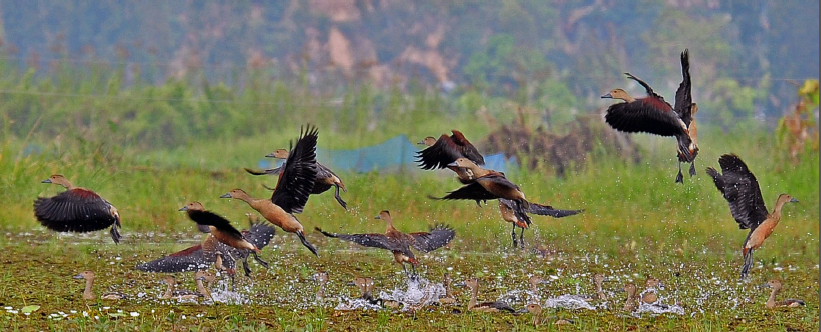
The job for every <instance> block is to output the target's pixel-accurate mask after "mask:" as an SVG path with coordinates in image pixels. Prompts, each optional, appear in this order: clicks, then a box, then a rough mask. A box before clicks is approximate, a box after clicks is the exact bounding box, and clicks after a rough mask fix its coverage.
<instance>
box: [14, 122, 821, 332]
mask: <svg viewBox="0 0 821 332" xmlns="http://www.w3.org/2000/svg"><path fill="white" fill-rule="evenodd" d="M290 136H293V135H286V134H284V133H283V134H282V138H277V137H273V138H270V140H265V141H268V142H270V141H274V140H276V141H280V140H281V141H282V142H283V143H282V144H284V142H285V141H287V139H288V138H290ZM638 139H639V142H640V143H641V144H643V146H644V148H645V150H646V151H647V155H648V158H646V159H645V160H644V161H642V162H641V163H640V164H637V165H632V164H626V163H624V162H621V161H618V160H608V161H598V162H590V164H589V165H587V166H586V168H585V170H584V171H582V172H580V173H578V174H574V175H571V176H569V177H568V178H565V179H556V178H552V177H546V176H543V175H541V174H540V173H538V172H524V171H519V172H515V171H512V172H509V174H508V175H509V177H510V178H511V179H513V180H514V181H515V182H517V183H519V184H520V185H521V186H522V188H523V189H524V190H525V191H526V192H527V193H528V197H529V198H531V199H532V200H533V201H536V202H542V203H549V204H551V205H553V206H555V207H557V208H568V209H575V208H583V209H585V213H583V214H581V215H579V216H573V217H568V218H565V219H560V220H556V219H551V218H544V217H536V218H535V224H534V227H532V229H531V230H528V231H527V233H526V235H525V236H526V241H527V243H528V247H529V248H535V247H538V246H542V247H544V248H546V252H547V255H541V254H537V253H535V252H533V251H530V250H528V251H520V250H516V249H513V248H511V244H510V233H509V232H510V229H509V228H508V225H507V224H505V223H503V222H500V218H499V215H498V212H497V209H496V207H495V205H493V204H489V205H487V206H485V207H484V208H478V207H476V205H475V204H474V203H472V202H437V201H431V200H429V199H427V198H426V197H425V196H426V195H428V194H431V195H440V194H443V193H445V192H446V191H449V190H453V189H455V188H457V187H458V184H457V183H456V181H453V179H452V178H451V175H450V174H447V173H446V172H444V171H443V172H422V171H419V170H415V169H406V170H403V171H400V172H399V173H389V174H379V173H377V172H373V173H367V174H350V173H348V174H346V173H344V172H343V173H341V174H340V176H342V178H343V180H344V181H345V182H346V185H347V187H348V188H349V189H350V190H349V192H348V193H343V197H344V198H345V200H346V201H348V203H349V207H350V210H349V211H345V210H343V209H342V208H341V207H340V206H338V205H337V204H336V202H335V201H334V200H333V197H332V194H331V193H325V194H323V195H319V196H314V197H312V198H311V200H310V201H309V202H308V205H307V207H306V209H305V213H304V214H302V215H301V216H300V220H302V222H303V224H304V225H305V227H306V229H308V230H311V229H312V228H313V227H314V226H321V227H322V228H323V229H326V230H329V231H344V232H381V231H382V230H383V229H384V226H383V224H382V223H381V222H380V221H379V220H374V219H373V216H374V215H375V214H376V213H377V212H378V211H379V210H382V209H389V210H391V211H392V214H393V215H394V218H395V219H396V223H397V227H398V228H400V229H401V230H403V231H409V232H410V231H419V230H423V229H425V228H426V227H428V225H432V224H435V223H440V222H441V223H447V224H450V225H452V226H453V227H454V228H455V229H456V231H457V238H456V240H455V241H454V242H453V243H452V245H451V246H450V247H449V248H446V249H443V250H440V251H436V252H434V253H432V254H430V255H426V256H423V257H420V261H421V262H422V265H421V266H420V268H419V271H420V274H421V275H422V277H424V278H428V279H431V280H433V281H440V279H441V277H442V274H443V273H445V272H446V271H450V272H451V273H452V274H453V275H454V278H455V279H456V280H462V279H464V278H467V277H468V276H476V277H478V278H479V279H480V280H481V282H482V292H481V295H480V298H481V299H485V300H493V299H496V298H497V297H499V296H501V295H503V294H505V293H507V292H510V291H514V290H523V289H525V288H526V286H525V284H526V280H527V278H528V276H529V275H531V274H538V275H542V276H543V277H546V278H549V280H550V282H549V283H548V284H546V285H544V286H543V287H542V288H541V291H542V293H541V296H542V299H543V300H544V299H546V298H548V297H552V296H558V295H561V294H577V293H591V292H592V288H591V287H592V286H591V280H590V279H591V275H592V273H595V272H602V273H604V274H606V275H608V276H609V277H611V278H612V279H613V280H614V281H613V282H611V283H609V284H606V286H605V288H609V289H616V288H620V287H621V286H622V285H623V284H624V283H625V282H628V281H633V282H636V283H642V282H643V281H644V279H645V278H646V277H647V276H654V277H657V278H659V279H661V280H662V282H663V283H664V284H665V285H666V287H665V289H664V290H662V291H661V293H660V295H661V296H662V297H663V298H665V300H666V302H667V303H675V304H677V305H680V306H681V307H683V308H684V310H685V315H681V316H679V315H672V314H666V315H662V316H657V317H651V316H650V315H647V314H645V315H643V316H642V317H640V318H636V317H632V316H630V315H627V314H626V313H625V312H623V311H622V310H621V304H620V303H619V302H621V298H622V297H623V294H616V295H615V296H616V297H617V300H612V301H611V302H609V303H607V305H608V308H607V309H599V310H596V311H587V310H577V311H571V310H558V311H554V310H550V313H551V314H552V315H557V316H559V317H563V318H571V319H573V320H574V321H575V322H576V324H575V325H573V326H570V327H563V328H562V330H596V329H602V330H645V329H655V330H690V331H716V330H817V329H818V326H819V324H818V317H817V313H818V308H819V307H818V295H817V294H818V290H819V287H818V263H817V262H818V258H819V252H818V159H817V156H814V157H810V158H807V159H806V160H805V162H803V163H801V164H798V165H789V164H781V163H780V162H779V160H778V158H776V157H774V156H777V155H778V154H777V151H775V150H774V149H773V147H772V146H771V144H772V143H771V142H770V141H769V140H767V139H766V137H765V136H760V137H759V136H754V135H753V136H751V137H750V138H749V139H746V140H736V139H735V138H733V137H731V136H728V135H724V134H720V133H718V132H710V131H709V130H704V131H703V134H702V137H701V139H702V141H709V142H713V144H714V146H722V147H724V149H722V150H720V151H719V150H712V149H705V150H702V153H701V154H700V155H699V159H698V160H697V165H698V168H697V169H698V172H699V174H698V175H697V176H696V177H694V178H692V179H686V182H685V184H684V185H674V184H673V183H672V180H673V176H674V172H675V163H674V160H673V158H672V157H673V155H672V153H670V151H668V150H667V149H666V147H667V146H663V145H660V144H658V141H655V140H653V139H647V138H646V137H639V138H638ZM258 141H259V140H251V139H249V140H241V141H237V142H222V143H219V142H217V143H214V142H210V143H209V144H205V143H203V144H202V145H192V146H190V147H188V148H187V149H179V150H175V151H164V152H163V151H161V152H153V153H150V154H149V155H148V156H145V155H134V154H130V153H128V152H127V151H126V152H124V153H123V154H122V155H120V154H117V155H118V156H121V157H119V159H117V160H115V161H107V162H104V163H101V162H100V161H98V160H100V158H97V157H88V156H84V157H82V158H81V157H77V156H78V154H77V153H76V152H74V151H68V152H64V153H51V152H47V153H45V154H43V155H29V156H26V155H25V154H23V153H18V151H22V150H24V148H25V146H26V144H25V143H23V142H20V141H10V142H5V143H4V146H3V149H2V150H0V151H2V152H0V153H2V154H0V172H2V174H4V176H3V177H2V178H0V183H1V184H2V188H4V190H3V191H2V192H0V199H3V201H4V202H5V203H4V211H3V212H2V217H0V218H1V219H2V220H0V224H1V225H2V226H3V230H4V233H5V235H4V236H0V250H3V251H4V253H5V255H3V256H2V257H0V262H2V265H3V266H4V269H3V272H2V273H0V302H2V304H1V305H0V306H2V307H11V309H9V310H6V309H4V310H2V311H0V326H4V327H5V329H6V330H45V329H49V330H135V329H136V330H149V331H151V330H159V331H167V330H183V331H185V330H248V331H251V330H254V331H259V330H275V331H281V330H287V331H302V330H309V331H314V330H348V329H350V330H385V331H401V330H418V329H423V328H424V329H433V330H444V331H464V330H471V331H472V330H524V331H527V330H534V327H533V326H532V325H531V324H530V316H529V315H528V314H524V315H515V316H514V315H508V314H477V313H461V314H454V313H453V309H454V308H459V309H460V310H462V311H464V309H465V305H464V304H465V303H466V302H467V299H468V294H467V292H466V291H465V290H462V289H457V290H456V296H457V298H458V299H459V300H460V303H461V304H462V305H460V306H457V307H430V308H426V309H425V310H422V311H419V312H416V313H403V312H396V311H354V312H340V311H335V310H333V305H335V302H332V303H331V304H330V305H328V306H325V307H323V306H318V305H316V304H314V303H313V298H314V296H313V294H314V292H315V291H316V285H315V284H313V283H312V281H311V280H310V279H311V276H312V275H313V274H314V273H316V272H317V271H328V272H329V274H330V275H331V282H330V284H329V287H328V291H327V292H328V294H329V296H332V297H338V296H354V295H355V292H356V291H355V289H354V288H353V287H349V286H346V283H347V282H348V281H349V280H351V279H352V278H353V277H354V276H359V275H363V276H371V277H373V278H375V279H376V288H377V292H379V291H380V290H389V289H393V288H394V287H398V286H401V285H403V284H404V282H405V278H404V276H403V275H402V274H401V269H400V268H399V267H398V266H397V265H395V264H393V263H392V262H391V259H392V256H390V254H389V253H383V252H380V251H375V250H360V249H358V248H355V247H353V246H350V245H348V244H346V243H342V242H340V241H335V240H333V239H325V238H323V237H321V236H320V235H319V234H317V233H315V232H313V231H310V232H309V234H308V237H309V240H310V241H312V242H314V243H315V245H316V246H317V247H318V248H319V250H320V255H321V257H320V258H318V259H317V258H315V257H313V256H312V255H310V253H309V252H308V251H307V250H306V249H304V248H303V247H302V246H301V245H300V244H299V241H298V240H297V239H296V237H295V236H293V235H290V234H284V233H283V232H278V235H277V236H276V237H275V238H274V241H273V243H272V246H271V247H268V248H266V249H265V250H264V251H263V258H265V259H266V260H268V261H270V262H271V267H270V269H268V270H265V269H264V268H262V267H261V266H259V265H256V264H252V268H253V270H254V271H255V273H254V275H253V278H251V279H248V278H240V279H238V285H239V288H238V290H239V293H240V294H242V295H243V296H244V297H245V298H247V299H248V300H249V301H250V302H251V304H249V305H226V304H216V305H198V304H178V303H176V302H171V301H162V300H158V299H157V298H158V296H159V294H160V292H161V291H162V289H163V286H162V285H161V284H160V283H159V280H160V278H161V276H160V275H155V274H149V273H143V272H139V271H136V270H134V269H133V267H134V266H135V265H136V264H138V263H141V262H143V261H146V260H150V259H153V258H156V257H159V256H161V255H164V254H168V253H171V252H174V251H178V250H181V249H183V248H185V247H187V246H190V245H192V244H193V243H196V242H197V241H199V240H200V239H201V236H200V235H198V234H195V233H193V231H192V226H193V223H192V222H191V221H189V220H188V219H187V218H186V217H185V215H184V214H181V213H179V212H177V211H176V210H177V209H178V208H179V207H180V206H182V205H183V204H184V203H186V202H187V201H190V200H198V201H201V202H203V203H204V205H205V206H206V207H207V208H209V209H212V210H214V211H217V212H219V213H221V214H223V215H225V216H226V217H228V218H229V219H231V220H233V221H234V223H235V224H236V225H242V222H241V221H242V220H244V218H245V216H244V214H245V213H246V212H250V211H251V210H250V208H249V207H247V205H245V204H244V203H242V202H239V201H236V200H227V199H219V198H218V197H219V195H221V194H223V193H225V192H227V191H228V190H230V189H233V188H236V187H240V188H245V189H247V190H248V191H249V192H250V193H251V194H252V195H255V196H263V195H269V192H267V191H266V190H264V189H263V188H261V183H262V182H266V183H267V184H269V185H273V184H274V180H273V179H272V178H268V179H261V178H259V177H252V176H250V175H247V174H245V173H244V172H243V171H242V170H241V169H240V168H241V167H242V166H254V165H255V163H256V161H257V160H258V159H259V156H260V155H261V154H264V153H267V152H268V150H270V149H271V148H274V147H275V146H269V145H270V144H267V143H266V144H259V143H258ZM657 146H659V147H658V148H657ZM276 147H278V146H276ZM53 150H54V151H60V150H59V149H58V148H54V149H53ZM49 151H51V150H49ZM91 151H92V152H90V153H97V152H94V151H95V150H94V149H91ZM214 151H221V153H220V154H215V152H214ZM726 152H738V153H739V154H740V155H741V157H742V158H743V159H745V160H746V161H747V162H748V164H750V167H751V168H752V169H753V171H754V172H755V173H756V176H757V177H758V180H759V181H760V182H761V184H762V191H763V195H764V199H765V202H766V203H767V205H768V206H769V207H770V208H771V207H772V204H773V203H774V200H775V198H776V196H777V195H778V194H779V193H782V192H789V193H790V194H792V195H793V196H795V197H797V198H799V199H800V200H801V203H798V204H789V205H787V206H786V207H785V209H784V217H783V220H782V222H781V224H780V225H779V226H778V228H777V229H776V230H775V233H774V234H773V236H772V237H771V238H770V239H768V240H767V242H766V243H765V245H764V247H762V249H761V250H759V251H757V252H756V253H755V258H756V259H755V264H754V267H753V270H752V273H751V279H750V280H749V281H748V282H744V283H740V282H737V278H738V271H739V268H740V266H741V253H740V250H739V248H740V246H741V244H742V242H743V240H744V237H745V236H746V231H742V230H738V228H737V226H736V225H735V223H734V222H733V220H732V218H731V216H730V214H729V210H728V208H727V205H726V203H725V202H724V200H723V199H722V197H721V195H720V194H719V193H718V191H716V190H715V188H714V186H713V185H712V183H711V181H710V180H709V178H708V177H707V176H706V175H704V174H703V168H704V167H706V166H710V165H712V166H717V165H716V164H717V162H716V159H717V158H718V155H720V154H721V153H726ZM99 153H103V152H99ZM665 153H667V154H669V156H668V155H665ZM102 159H105V158H102ZM57 172H60V173H63V174H66V175H67V176H69V178H70V179H72V180H73V181H74V182H75V183H76V184H78V185H81V186H85V187H89V188H93V189H95V190H96V191H97V192H99V193H100V194H101V195H103V196H104V197H105V198H107V199H108V200H109V201H111V202H112V203H113V204H115V205H116V206H117V207H118V209H119V211H120V213H121V215H122V216H123V222H124V229H123V234H124V240H123V243H121V244H120V245H114V244H112V243H111V240H110V239H109V238H108V236H107V234H106V233H105V232H100V233H96V234H92V235H90V236H68V235H57V234H54V233H50V232H45V231H43V229H42V227H41V226H39V225H38V224H37V222H36V221H35V220H34V218H33V216H32V212H31V202H32V200H33V199H34V198H35V197H37V196H38V195H53V194H55V193H58V192H59V191H60V190H61V189H59V188H57V187H56V186H51V185H45V184H40V183H39V181H40V180H42V179H44V178H46V177H47V176H48V175H49V174H51V173H57ZM87 269H88V270H93V271H95V272H96V273H97V275H98V281H97V285H96V290H97V293H98V294H99V293H102V292H103V291H104V290H109V289H112V290H118V291H122V292H124V293H127V294H132V295H136V294H139V293H141V292H142V293H144V295H143V296H142V297H138V298H136V299H133V300H128V301H119V302H99V303H97V302H94V301H92V302H85V301H83V300H82V298H81V293H82V287H83V284H82V282H80V281H78V280H74V279H71V276H73V275H75V274H76V273H78V272H79V271H81V270H87ZM177 277H178V279H180V280H181V281H182V282H184V283H185V285H186V287H188V288H193V280H191V279H192V277H191V276H190V275H183V274H181V275H178V276H177ZM771 278H779V279H781V280H782V281H783V282H784V285H785V289H784V291H783V292H782V294H781V297H782V298H787V297H793V298H801V299H803V300H805V301H806V302H807V306H806V307H803V308H797V309H793V310H776V311H771V310H767V309H765V308H764V302H765V301H766V298H767V295H768V292H767V291H766V290H763V289H759V288H757V286H758V285H760V284H762V283H764V282H766V281H767V280H768V279H771ZM28 305H38V306H40V307H39V308H38V309H37V310H36V311H33V312H31V313H30V314H29V315H25V314H24V313H23V312H22V311H21V310H22V308H23V307H26V306H28ZM522 305H523V304H522V303H516V304H515V306H516V307H517V308H521V307H522ZM72 310H73V312H72ZM119 310H122V312H120V311H119ZM60 312H63V313H65V314H66V315H65V316H63V314H60ZM83 312H85V313H86V314H88V316H85V315H84V314H83ZM132 312H134V313H138V314H139V315H138V316H132V314H131V313H132ZM542 329H556V327H555V326H553V325H549V326H544V327H540V330H542Z"/></svg>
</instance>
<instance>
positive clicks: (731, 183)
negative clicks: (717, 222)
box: [710, 154, 767, 229]
mask: <svg viewBox="0 0 821 332" xmlns="http://www.w3.org/2000/svg"><path fill="white" fill-rule="evenodd" d="M718 164H719V165H721V171H722V173H723V174H722V175H721V176H720V177H719V179H720V180H718V181H717V180H716V178H715V177H714V178H713V181H714V183H716V185H717V186H718V184H719V183H723V185H724V189H723V190H722V189H721V188H719V191H721V192H722V193H723V194H724V199H726V200H727V203H728V204H729V205H730V213H731V214H732V215H733V219H735V221H736V222H737V223H738V227H739V228H741V229H748V228H753V229H754V228H756V227H758V225H760V224H761V223H762V222H764V220H766V219H767V207H766V205H764V198H763V197H762V196H761V188H759V186H758V180H757V179H756V178H755V175H753V173H752V172H750V169H749V168H748V167H747V164H745V163H744V161H742V160H741V158H739V157H738V156H736V155H734V154H725V155H722V156H721V157H719V158H718ZM710 175H711V176H713V175H714V174H710Z"/></svg>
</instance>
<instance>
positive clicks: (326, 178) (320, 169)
mask: <svg viewBox="0 0 821 332" xmlns="http://www.w3.org/2000/svg"><path fill="white" fill-rule="evenodd" d="M288 155H289V152H288V150H286V149H277V150H274V152H273V153H270V154H267V155H265V157H268V158H277V159H288ZM284 167H285V166H284V165H283V166H280V167H277V168H272V169H266V170H264V171H261V172H260V171H255V170H251V169H248V168H246V169H245V171H246V172H248V173H251V174H253V175H265V174H270V175H277V174H279V173H281V172H282V169H283V168H284ZM332 187H336V191H335V192H334V198H336V201H337V202H338V203H339V205H341V206H342V207H343V208H345V209H346V210H347V209H348V203H345V201H344V200H343V199H342V197H341V196H340V195H339V190H340V189H342V191H344V192H348V189H345V184H344V183H342V180H341V179H340V178H339V176H337V175H336V173H334V172H333V171H332V170H331V169H330V168H328V167H326V166H324V165H322V164H320V163H316V183H315V184H314V188H313V189H312V190H311V195H319V194H321V193H324V192H326V191H328V189H331V188H332ZM266 188H267V187H266ZM269 189H270V188H269Z"/></svg>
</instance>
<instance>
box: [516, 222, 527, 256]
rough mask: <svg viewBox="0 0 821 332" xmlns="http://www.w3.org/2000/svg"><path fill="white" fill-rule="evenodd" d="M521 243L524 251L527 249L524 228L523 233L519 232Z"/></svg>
mask: <svg viewBox="0 0 821 332" xmlns="http://www.w3.org/2000/svg"><path fill="white" fill-rule="evenodd" d="M514 225H515V224H514ZM519 243H521V245H522V250H524V248H525V229H524V228H522V231H521V232H519Z"/></svg>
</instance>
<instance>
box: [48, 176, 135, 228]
mask: <svg viewBox="0 0 821 332" xmlns="http://www.w3.org/2000/svg"><path fill="white" fill-rule="evenodd" d="M42 182H43V183H52V184H56V185H61V186H63V187H64V188H66V191H64V192H62V193H60V194H58V195H57V196H54V197H48V198H46V197H38V198H37V199H36V200H35V201H34V216H35V217H37V221H39V222H40V224H42V225H43V226H45V227H46V228H48V229H50V230H53V231H57V232H77V233H85V232H93V231H99V230H101V229H104V228H106V227H109V226H111V229H110V230H109V233H111V239H112V240H114V243H120V238H122V236H120V232H119V229H120V227H121V226H122V225H121V224H120V213H119V212H117V208H115V207H114V205H111V203H109V202H108V201H106V200H104V199H103V198H102V197H100V195H97V193H95V192H93V191H91V190H90V189H86V188H82V187H76V186H74V185H73V184H71V182H69V181H68V179H66V178H65V177H64V176H62V175H60V174H55V175H52V176H51V177H49V178H48V179H45V180H43V181H42Z"/></svg>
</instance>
